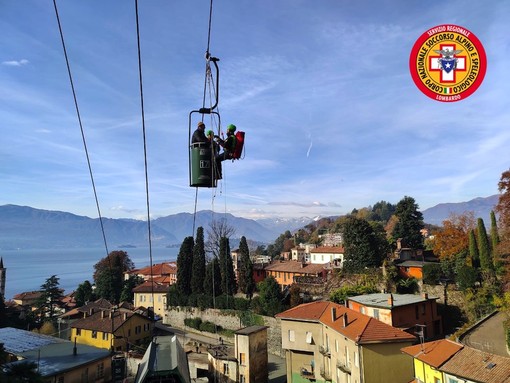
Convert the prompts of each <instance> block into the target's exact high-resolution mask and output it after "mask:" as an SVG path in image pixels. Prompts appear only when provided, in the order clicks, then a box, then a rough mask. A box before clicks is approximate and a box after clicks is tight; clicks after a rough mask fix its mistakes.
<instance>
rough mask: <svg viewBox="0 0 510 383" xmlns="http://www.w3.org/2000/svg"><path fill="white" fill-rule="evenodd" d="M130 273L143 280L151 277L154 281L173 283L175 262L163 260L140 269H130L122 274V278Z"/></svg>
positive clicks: (175, 271) (175, 275)
mask: <svg viewBox="0 0 510 383" xmlns="http://www.w3.org/2000/svg"><path fill="white" fill-rule="evenodd" d="M131 275H137V276H139V277H142V278H143V280H144V281H148V280H150V279H153V280H154V281H155V282H156V283H159V284H167V285H173V284H174V283H176V282H177V263H175V262H163V263H156V264H154V265H152V267H151V266H146V267H143V268H141V269H134V270H130V271H128V272H127V273H125V274H124V279H128V278H129V277H130V276H131Z"/></svg>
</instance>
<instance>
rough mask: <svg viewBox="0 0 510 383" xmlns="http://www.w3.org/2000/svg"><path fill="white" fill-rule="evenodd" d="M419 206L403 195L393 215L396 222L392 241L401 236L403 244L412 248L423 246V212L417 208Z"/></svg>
mask: <svg viewBox="0 0 510 383" xmlns="http://www.w3.org/2000/svg"><path fill="white" fill-rule="evenodd" d="M418 209H419V206H418V204H417V203H416V202H415V200H414V198H412V197H408V196H406V197H404V198H403V199H402V200H400V202H399V203H398V204H397V207H396V209H395V215H396V216H397V218H398V221H397V224H396V225H395V228H394V229H393V232H392V234H391V235H392V237H393V241H394V242H396V241H397V239H399V238H402V240H403V243H404V244H405V246H407V247H410V248H413V249H421V248H423V235H422V234H421V229H423V228H424V224H423V214H422V213H421V212H420V211H419V210H418Z"/></svg>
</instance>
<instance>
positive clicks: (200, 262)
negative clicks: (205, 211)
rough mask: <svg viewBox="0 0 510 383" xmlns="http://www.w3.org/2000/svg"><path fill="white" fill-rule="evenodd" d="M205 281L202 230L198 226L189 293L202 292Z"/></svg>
mask: <svg viewBox="0 0 510 383" xmlns="http://www.w3.org/2000/svg"><path fill="white" fill-rule="evenodd" d="M204 279H205V246H204V228H203V227H202V226H200V227H199V228H198V229H197V237H196V239H195V246H193V273H192V275H191V291H192V292H193V294H201V293H203V292H204Z"/></svg>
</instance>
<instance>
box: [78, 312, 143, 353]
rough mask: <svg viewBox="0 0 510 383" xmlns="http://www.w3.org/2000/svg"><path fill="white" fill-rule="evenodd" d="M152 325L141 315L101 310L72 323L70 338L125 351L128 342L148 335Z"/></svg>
mask: <svg viewBox="0 0 510 383" xmlns="http://www.w3.org/2000/svg"><path fill="white" fill-rule="evenodd" d="M152 328H153V321H152V319H150V318H149V317H147V316H145V315H141V314H139V313H136V312H133V311H130V310H125V309H122V308H121V309H114V310H101V311H98V312H95V313H93V314H92V315H89V316H87V317H85V318H82V319H78V320H77V321H75V322H73V323H72V325H71V341H73V342H74V340H76V342H78V343H82V344H88V345H91V346H95V347H99V348H106V349H113V350H114V351H128V350H129V349H130V346H131V345H137V344H140V343H141V341H142V340H144V339H146V338H150V337H151V336H152ZM112 334H113V335H114V336H113V337H112Z"/></svg>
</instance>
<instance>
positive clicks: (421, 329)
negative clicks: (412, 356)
mask: <svg viewBox="0 0 510 383" xmlns="http://www.w3.org/2000/svg"><path fill="white" fill-rule="evenodd" d="M414 327H415V329H416V331H415V332H414V333H415V335H418V338H419V339H420V348H421V352H423V353H424V354H425V349H424V347H423V343H424V342H425V331H424V328H425V327H427V326H425V325H423V324H416V325H414Z"/></svg>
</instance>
